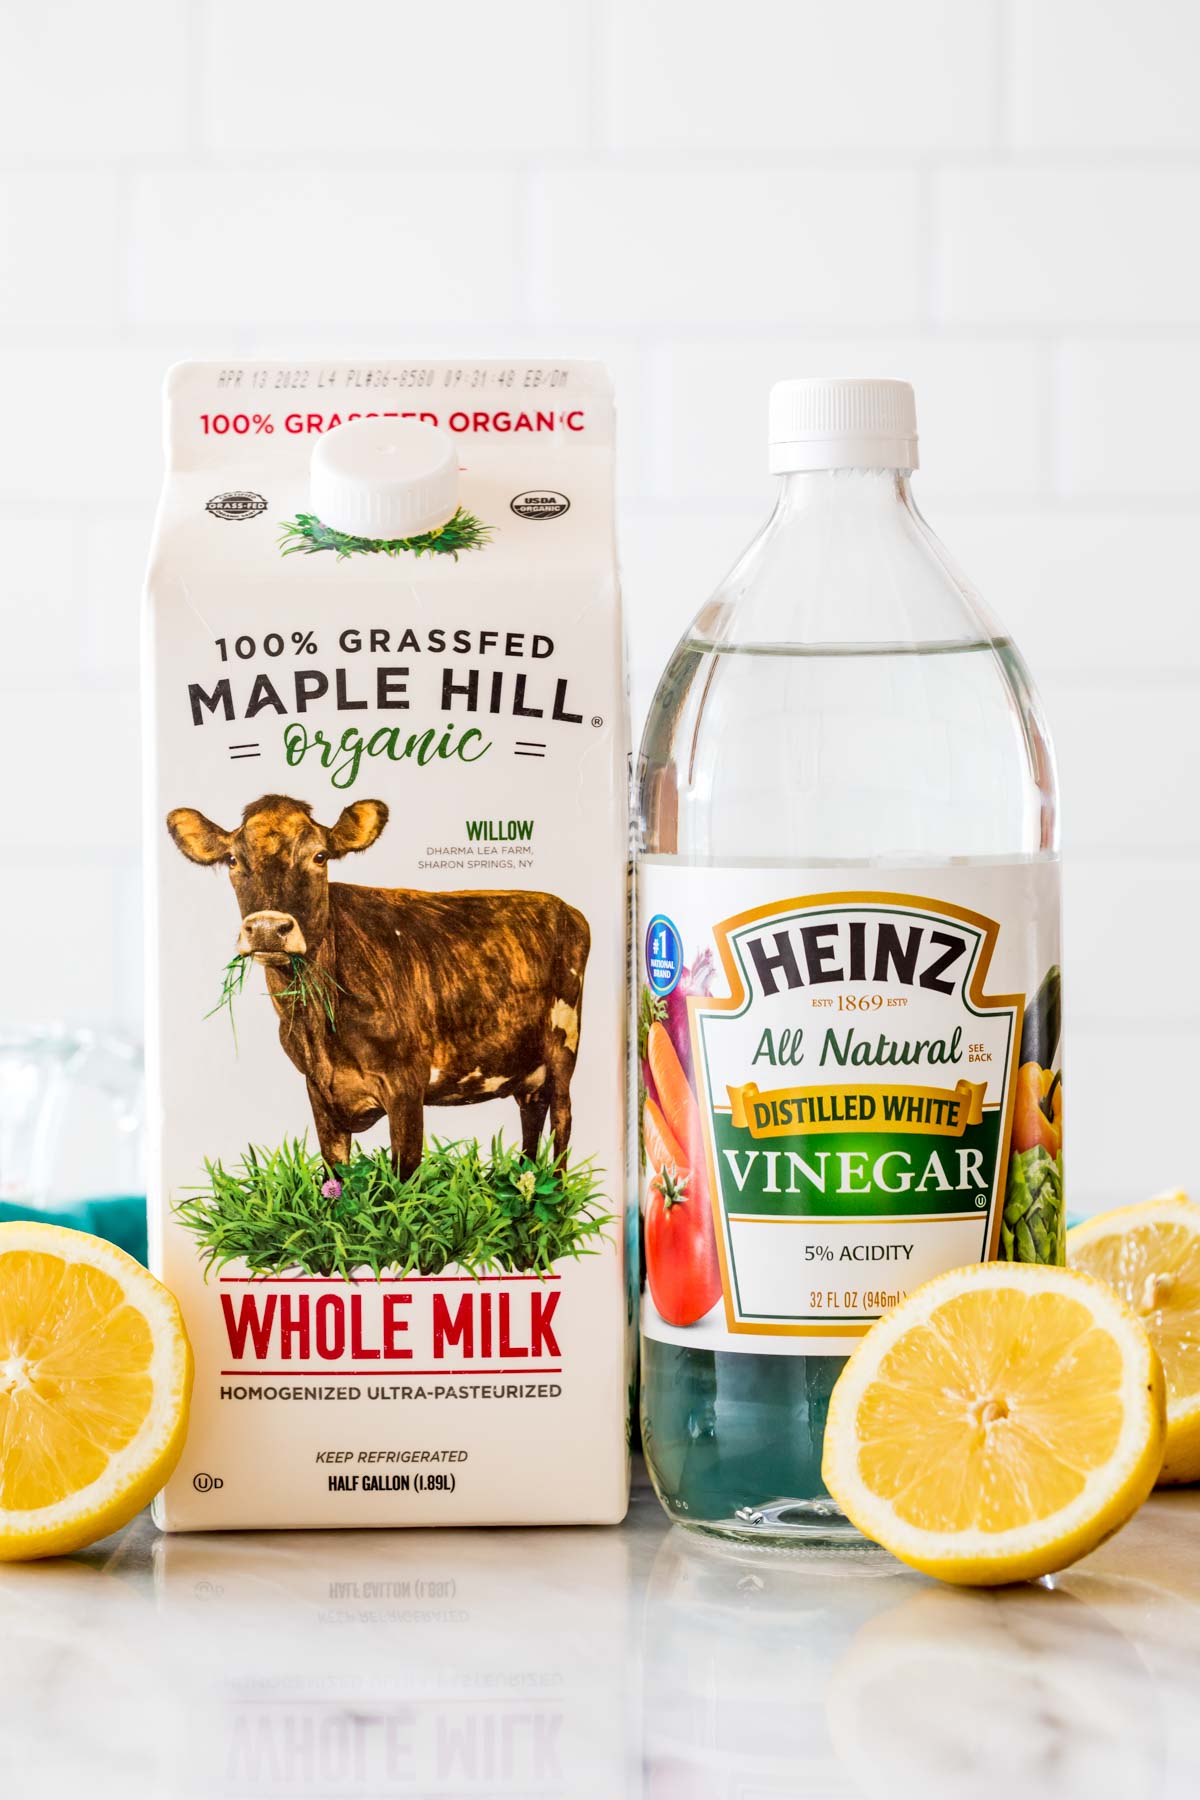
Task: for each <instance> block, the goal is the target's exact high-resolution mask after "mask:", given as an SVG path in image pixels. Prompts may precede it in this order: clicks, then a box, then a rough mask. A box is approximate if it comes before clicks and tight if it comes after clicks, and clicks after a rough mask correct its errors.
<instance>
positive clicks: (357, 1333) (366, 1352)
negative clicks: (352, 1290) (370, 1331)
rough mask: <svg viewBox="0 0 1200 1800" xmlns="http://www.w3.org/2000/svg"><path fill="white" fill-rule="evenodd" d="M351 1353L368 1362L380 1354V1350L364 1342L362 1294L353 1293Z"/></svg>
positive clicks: (351, 1298)
mask: <svg viewBox="0 0 1200 1800" xmlns="http://www.w3.org/2000/svg"><path fill="white" fill-rule="evenodd" d="M350 1354H351V1356H360V1357H362V1358H363V1360H364V1361H367V1362H369V1361H370V1360H371V1359H372V1358H373V1357H375V1358H377V1357H378V1356H379V1355H380V1352H379V1351H378V1350H371V1349H369V1348H368V1347H367V1345H366V1344H364V1342H363V1334H362V1295H361V1294H351V1296H350Z"/></svg>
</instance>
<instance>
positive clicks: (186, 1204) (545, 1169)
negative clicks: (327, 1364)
mask: <svg viewBox="0 0 1200 1800" xmlns="http://www.w3.org/2000/svg"><path fill="white" fill-rule="evenodd" d="M205 1169H206V1171H207V1175H208V1181H207V1184H206V1185H205V1186H204V1187H201V1188H196V1189H194V1190H192V1191H191V1192H189V1193H188V1194H186V1195H185V1197H184V1198H183V1199H182V1200H180V1201H178V1202H177V1204H176V1208H175V1211H176V1216H177V1217H178V1219H179V1220H180V1222H181V1223H182V1224H183V1225H185V1226H186V1227H187V1228H188V1229H189V1230H190V1231H193V1232H194V1233H195V1234H196V1237H197V1239H198V1241H199V1244H200V1247H201V1250H202V1252H203V1256H204V1262H205V1270H206V1273H207V1272H209V1271H211V1270H212V1269H214V1268H217V1269H220V1268H223V1267H224V1266H225V1265H226V1264H227V1263H231V1262H244V1263H245V1264H246V1266H247V1267H248V1268H249V1269H250V1270H251V1271H252V1272H253V1273H254V1274H256V1275H280V1274H282V1273H284V1272H285V1271H286V1270H292V1269H295V1270H297V1271H298V1272H300V1273H303V1274H308V1275H334V1274H337V1275H341V1276H343V1277H344V1278H345V1279H346V1280H348V1281H349V1280H353V1279H354V1278H355V1276H356V1274H361V1273H362V1272H364V1271H369V1272H370V1273H371V1274H372V1275H373V1276H379V1275H382V1274H383V1273H385V1272H387V1273H389V1274H393V1273H394V1274H400V1275H439V1274H441V1272H442V1271H443V1270H444V1269H447V1268H450V1267H455V1268H459V1269H462V1270H463V1271H464V1272H465V1273H467V1274H471V1275H485V1274H492V1275H494V1274H505V1273H513V1274H528V1273H534V1274H544V1273H547V1272H548V1271H549V1270H550V1268H551V1267H552V1266H553V1264H554V1263H556V1262H559V1261H561V1260H562V1259H563V1258H565V1257H568V1256H569V1257H580V1256H590V1255H594V1254H595V1253H596V1250H597V1249H598V1248H599V1243H598V1240H600V1239H602V1238H603V1235H604V1233H605V1230H606V1228H607V1227H608V1226H609V1225H610V1224H612V1222H613V1214H611V1213H608V1212H605V1211H604V1210H603V1207H604V1196H603V1195H602V1194H601V1193H600V1191H599V1179H600V1177H599V1171H597V1170H596V1169H595V1168H594V1167H593V1165H592V1163H591V1162H580V1163H576V1164H575V1165H574V1166H572V1165H571V1163H570V1160H569V1159H568V1161H567V1163H566V1166H565V1167H563V1168H560V1167H559V1166H558V1165H557V1164H556V1162H555V1158H554V1153H553V1149H552V1147H551V1145H550V1142H549V1140H546V1141H545V1142H543V1143H542V1144H541V1145H539V1147H538V1152H537V1155H536V1157H534V1158H530V1157H526V1156H524V1155H522V1153H521V1151H520V1150H518V1149H516V1148H514V1147H510V1146H509V1145H507V1144H505V1143H504V1141H503V1139H502V1138H500V1137H495V1138H493V1139H492V1142H491V1148H490V1152H486V1153H485V1152H484V1151H483V1150H482V1149H481V1147H480V1145H479V1144H478V1143H477V1142H476V1141H475V1139H473V1138H468V1139H464V1140H462V1141H460V1142H457V1143H450V1142H444V1141H442V1140H440V1139H437V1138H434V1139H432V1140H431V1141H430V1142H429V1143H428V1144H427V1146H426V1150H425V1154H424V1156H423V1157H422V1159H421V1162H420V1164H419V1166H418V1167H417V1169H416V1170H415V1171H414V1173H413V1174H412V1175H410V1176H409V1177H408V1178H407V1180H401V1179H400V1178H399V1177H398V1176H397V1174H396V1172H395V1170H394V1169H393V1167H392V1161H391V1157H390V1155H389V1154H388V1152H387V1151H386V1150H384V1149H379V1150H374V1151H367V1150H364V1149H362V1148H361V1146H356V1147H355V1150H354V1154H353V1155H352V1156H351V1159H350V1161H349V1162H347V1163H340V1164H339V1165H338V1167H337V1169H336V1171H335V1173H334V1175H333V1176H331V1175H330V1172H329V1168H328V1165H327V1164H326V1163H325V1161H324V1160H323V1158H322V1157H321V1156H320V1155H319V1153H318V1152H316V1151H313V1150H310V1149H309V1147H308V1142H307V1139H306V1138H292V1139H290V1140H288V1141H287V1142H285V1143H284V1144H282V1145H281V1146H280V1147H279V1149H277V1150H267V1149H263V1148H261V1147H259V1146H256V1145H251V1147H250V1148H249V1149H248V1150H247V1151H246V1153H245V1155H244V1156H243V1158H242V1160H241V1163H240V1165H238V1166H237V1167H236V1168H231V1169H226V1168H225V1167H224V1166H223V1165H222V1164H221V1163H220V1162H206V1163H205Z"/></svg>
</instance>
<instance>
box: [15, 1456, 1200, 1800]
mask: <svg viewBox="0 0 1200 1800" xmlns="http://www.w3.org/2000/svg"><path fill="white" fill-rule="evenodd" d="M1198 1700H1200V1493H1187V1492H1181V1493H1176V1494H1165V1495H1160V1496H1156V1497H1155V1498H1154V1499H1153V1500H1152V1501H1151V1502H1150V1503H1149V1504H1148V1505H1147V1506H1146V1507H1145V1508H1144V1509H1143V1511H1142V1513H1141V1514H1140V1516H1139V1517H1138V1519H1137V1520H1136V1521H1135V1522H1134V1524H1133V1525H1132V1526H1130V1527H1129V1529H1128V1530H1126V1531H1125V1532H1123V1533H1122V1534H1121V1535H1120V1536H1119V1537H1117V1538H1115V1539H1114V1540H1113V1541H1112V1543H1111V1544H1109V1545H1107V1546H1105V1547H1104V1549H1102V1550H1100V1551H1099V1552H1097V1554H1096V1555H1095V1556H1093V1557H1091V1558H1089V1559H1088V1560H1087V1561H1086V1562H1084V1563H1081V1564H1079V1565H1078V1566H1077V1568H1075V1569H1074V1570H1072V1571H1070V1572H1069V1573H1068V1574H1067V1575H1065V1576H1063V1577H1061V1578H1059V1580H1058V1581H1056V1582H1055V1583H1054V1584H1053V1585H1052V1586H1031V1587H1023V1588H1017V1589H1013V1590H1009V1591H1004V1592H1000V1593H991V1594H972V1593H964V1592H957V1591H951V1590H949V1589H945V1588H940V1587H938V1586H937V1585H936V1584H934V1583H933V1582H930V1581H926V1580H924V1579H923V1578H922V1577H920V1576H917V1575H914V1574H911V1573H909V1572H908V1571H906V1570H904V1569H902V1568H901V1567H900V1566H899V1565H898V1564H896V1563H895V1562H893V1561H892V1560H891V1558H889V1557H887V1556H885V1555H884V1554H883V1553H881V1552H878V1551H871V1550H864V1551H863V1552H861V1553H859V1554H853V1555H847V1554H846V1553H842V1554H841V1555H839V1556H836V1557H821V1556H816V1555H812V1556H809V1557H796V1556H780V1555H774V1554H771V1553H769V1552H753V1551H747V1552H737V1551H729V1550H726V1549H725V1548H724V1547H723V1546H720V1545H710V1544H708V1543H706V1542H703V1541H699V1542H698V1541H696V1540H695V1539H693V1538H691V1537H690V1536H688V1535H685V1534H684V1533H682V1532H680V1531H679V1530H677V1529H674V1530H673V1529H671V1528H670V1527H669V1526H668V1524H667V1521H666V1520H665V1518H664V1517H663V1515H662V1514H661V1512H660V1511H659V1508H658V1505H657V1503H656V1501H655V1500H654V1498H653V1496H652V1495H651V1494H650V1493H649V1491H648V1490H647V1489H646V1488H645V1487H644V1486H639V1487H638V1488H637V1489H636V1491H635V1494H634V1502H633V1507H632V1510H631V1513H630V1518H629V1520H628V1522H627V1523H626V1524H625V1525H624V1526H622V1527H619V1528H616V1529H585V1530H576V1531H565V1530H564V1531H523V1532H522V1531H496V1532H484V1531H468V1532H453V1533H452V1532H411V1533H404V1532H396V1533H387V1532H370V1533H368V1532H361V1533H358V1532H346V1533H335V1532H328V1533H305V1534H298V1533H295V1534H249V1533H247V1534H236V1535H228V1536H217V1535H214V1536H206V1537H160V1536H159V1535H158V1534H157V1533H156V1532H155V1531H154V1529H153V1527H152V1526H151V1525H150V1523H149V1520H148V1519H140V1520H138V1521H137V1523H136V1524H135V1525H134V1526H132V1527H130V1529H129V1530H128V1531H127V1532H125V1533H123V1534H121V1535H120V1536H119V1537H116V1538H111V1539H109V1540H107V1542H106V1543H104V1544H101V1545H98V1546H96V1548H95V1549H94V1550H92V1551H90V1552H87V1553H86V1554H83V1555H80V1556H77V1557H73V1558H69V1559H64V1560H62V1561H58V1562H51V1563H44V1564H40V1565H35V1566H32V1567H19V1566H8V1567H2V1568H0V1774H3V1775H4V1776H5V1777H6V1778H7V1779H6V1781H5V1783H4V1790H3V1791H4V1792H5V1793H6V1794H13V1795H14V1796H16V1795H20V1796H22V1797H24V1796H26V1795H30V1796H34V1795H36V1796H37V1797H38V1800H57V1796H59V1795H67V1794H71V1795H75V1794H79V1793H84V1794H87V1795H88V1796H89V1800H100V1797H107V1796H109V1795H113V1796H120V1797H121V1800H141V1797H142V1796H146V1797H147V1800H150V1797H153V1800H160V1797H164V1800H169V1797H170V1796H196V1795H206V1796H207V1795H211V1796H216V1797H219V1800H238V1797H240V1796H260V1795H277V1796H290V1795H306V1796H329V1795H342V1794H345V1795H352V1796H367V1795H371V1796H375V1795H379V1796H390V1795H409V1796H415V1795H421V1796H424V1795H429V1796H451V1795H453V1796H490V1795H496V1796H505V1797H506V1800H511V1797H513V1796H535V1795H536V1796H542V1795H545V1796H555V1797H562V1796H576V1795H580V1796H582V1795H587V1796H597V1797H604V1800H624V1797H625V1796H644V1797H645V1800H735V1797H736V1800H767V1797H768V1796H775V1795H794V1796H813V1797H819V1800H840V1797H841V1796H860V1795H861V1796H867V1797H870V1800H874V1797H876V1796H878V1797H880V1800H884V1797H886V1800H908V1797H909V1796H912V1797H913V1800H918V1797H919V1800H992V1796H995V1797H996V1800H1001V1797H1002V1800H1012V1796H1013V1795H1014V1794H1016V1795H1018V1796H1019V1797H1020V1800H1043V1797H1045V1800H1050V1797H1051V1796H1053V1797H1054V1800H1073V1797H1074V1796H1075V1795H1078V1796H1080V1797H1081V1800H1109V1797H1110V1796H1111V1797H1112V1800H1118V1796H1119V1797H1120V1800H1168V1797H1170V1800H1174V1797H1175V1796H1179V1797H1180V1800H1182V1797H1183V1796H1185V1795H1186V1796H1188V1797H1189V1800H1190V1797H1191V1796H1193V1795H1194V1794H1195V1793H1196V1791H1197V1784H1198V1781H1200V1706H1198V1705H1197V1701H1198Z"/></svg>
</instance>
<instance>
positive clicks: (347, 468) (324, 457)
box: [309, 419, 458, 539]
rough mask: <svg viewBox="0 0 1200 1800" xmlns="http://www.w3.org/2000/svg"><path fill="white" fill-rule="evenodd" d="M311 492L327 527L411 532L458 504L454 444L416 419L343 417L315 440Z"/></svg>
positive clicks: (362, 532)
mask: <svg viewBox="0 0 1200 1800" xmlns="http://www.w3.org/2000/svg"><path fill="white" fill-rule="evenodd" d="M309 499H310V503H311V505H312V509H313V512H314V513H315V514H316V516H317V518H318V519H320V521H321V523H322V525H328V526H329V528H330V529H331V530H332V531H344V532H345V533H346V534H347V535H348V536H350V537H365V538H383V539H390V538H409V537H416V536H417V535H418V534H419V533H420V532H423V531H434V530H436V528H437V527H438V526H439V525H444V524H445V523H446V520H447V519H450V518H453V516H454V514H455V512H456V510H457V508H458V452H457V451H456V449H455V447H454V442H453V440H452V439H451V438H448V437H447V436H446V433H445V432H444V431H439V430H438V428H437V426H436V425H427V424H425V423H424V421H423V420H421V419H349V420H347V422H346V424H344V425H336V426H334V428H333V430H332V431H327V432H326V433H325V435H324V436H323V437H321V438H319V439H318V440H317V443H316V447H315V448H314V450H313V453H312V466H311V470H310V473H309Z"/></svg>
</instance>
